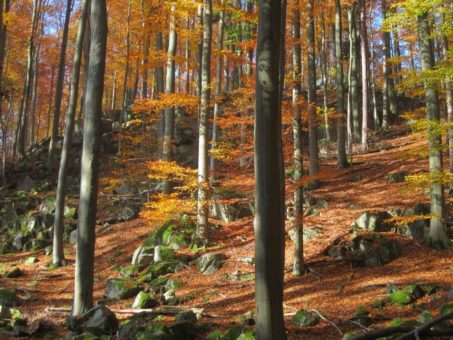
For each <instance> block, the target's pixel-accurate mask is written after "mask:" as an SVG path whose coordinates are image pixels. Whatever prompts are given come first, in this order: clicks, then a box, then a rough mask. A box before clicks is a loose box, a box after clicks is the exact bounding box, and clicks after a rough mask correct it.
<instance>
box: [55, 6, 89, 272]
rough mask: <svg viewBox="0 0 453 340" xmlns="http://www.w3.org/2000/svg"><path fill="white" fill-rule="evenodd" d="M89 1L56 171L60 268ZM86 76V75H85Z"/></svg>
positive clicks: (77, 47) (82, 15) (79, 34)
mask: <svg viewBox="0 0 453 340" xmlns="http://www.w3.org/2000/svg"><path fill="white" fill-rule="evenodd" d="M89 4H90V0H83V2H82V5H81V12H80V23H79V29H78V32H77V39H76V45H75V53H74V62H73V69H72V77H71V82H72V84H71V93H70V95H69V106H68V112H67V115H66V128H65V131H64V139H63V148H62V150H61V159H60V169H59V171H58V186H57V198H56V204H55V222H54V227H53V230H54V232H53V247H52V249H53V250H52V264H53V265H54V266H61V265H63V264H64V250H63V233H64V225H63V219H64V206H65V199H66V177H67V171H68V161H69V156H70V152H71V140H72V134H73V132H74V124H75V113H76V110H77V97H78V94H79V80H80V67H81V63H82V52H83V40H84V39H83V38H84V34H85V29H86V25H87V20H88V18H87V8H88V6H89ZM85 76H86V75H85Z"/></svg>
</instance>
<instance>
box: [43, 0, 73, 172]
mask: <svg viewBox="0 0 453 340" xmlns="http://www.w3.org/2000/svg"><path fill="white" fill-rule="evenodd" d="M71 9H72V0H68V1H67V3H66V14H65V19H64V20H65V21H64V27H63V37H62V40H61V48H60V60H59V64H58V76H57V87H56V88H55V106H54V112H53V125H52V135H51V136H50V144H49V158H48V160H47V168H48V169H51V167H52V165H53V163H54V157H55V151H56V150H55V148H56V143H57V138H58V131H59V125H60V112H61V101H62V99H63V86H64V73H65V58H66V47H67V45H68V33H69V19H70V16H71Z"/></svg>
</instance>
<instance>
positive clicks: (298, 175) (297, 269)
mask: <svg viewBox="0 0 453 340" xmlns="http://www.w3.org/2000/svg"><path fill="white" fill-rule="evenodd" d="M295 5H296V6H295V7H294V9H293V12H292V14H293V32H292V33H293V34H292V35H293V39H294V41H295V44H294V45H293V59H292V61H293V63H292V64H293V72H292V73H293V111H294V117H293V145H294V154H293V159H294V175H293V180H294V215H293V227H294V230H295V242H294V264H293V275H294V276H300V275H301V274H302V273H303V271H304V245H303V225H302V216H303V206H302V204H303V186H302V183H301V179H302V174H303V155H302V140H303V139H302V119H301V109H300V104H299V100H300V95H301V92H302V90H301V76H300V73H301V55H302V54H301V47H300V6H299V1H298V0H296V3H295Z"/></svg>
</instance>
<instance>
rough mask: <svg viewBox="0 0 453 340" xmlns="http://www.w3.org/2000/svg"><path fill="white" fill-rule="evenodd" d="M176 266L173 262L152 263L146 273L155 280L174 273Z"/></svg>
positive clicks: (176, 263)
mask: <svg viewBox="0 0 453 340" xmlns="http://www.w3.org/2000/svg"><path fill="white" fill-rule="evenodd" d="M177 265H178V262H175V261H171V262H167V261H162V262H159V263H154V264H153V265H152V266H151V267H149V269H148V273H149V274H151V277H152V278H156V277H159V276H162V275H165V274H170V273H174V272H175V270H176V266H177Z"/></svg>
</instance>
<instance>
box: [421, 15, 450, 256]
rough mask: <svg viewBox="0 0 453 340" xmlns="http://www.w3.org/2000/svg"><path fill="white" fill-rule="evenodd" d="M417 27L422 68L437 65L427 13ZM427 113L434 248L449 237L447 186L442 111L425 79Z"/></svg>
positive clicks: (426, 69) (446, 243)
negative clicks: (445, 196) (445, 195)
mask: <svg viewBox="0 0 453 340" xmlns="http://www.w3.org/2000/svg"><path fill="white" fill-rule="evenodd" d="M418 29H419V37H420V46H421V57H422V71H423V72H429V71H431V70H433V69H434V56H433V48H432V44H433V41H432V39H431V38H430V29H429V19H428V13H424V14H422V15H420V16H419V17H418ZM425 97H426V114H427V120H428V140H429V172H430V176H431V188H430V191H431V221H430V229H429V234H428V244H430V246H432V247H434V248H447V247H449V246H450V240H449V239H448V236H447V233H446V232H445V215H446V211H445V201H444V188H443V185H442V183H441V181H440V177H441V175H442V174H443V164H442V149H441V146H442V136H441V134H440V132H439V128H438V127H439V124H440V113H439V100H438V97H437V90H436V88H435V87H434V86H433V85H432V84H430V82H429V81H425Z"/></svg>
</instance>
